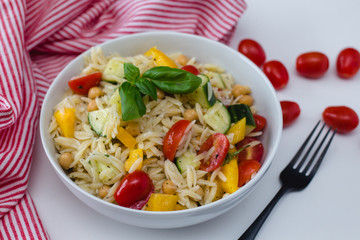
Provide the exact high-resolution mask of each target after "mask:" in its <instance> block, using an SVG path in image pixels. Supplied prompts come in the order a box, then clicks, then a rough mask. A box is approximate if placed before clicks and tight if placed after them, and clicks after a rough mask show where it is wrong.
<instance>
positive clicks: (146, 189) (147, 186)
mask: <svg viewBox="0 0 360 240" xmlns="http://www.w3.org/2000/svg"><path fill="white" fill-rule="evenodd" d="M153 191H154V184H153V182H152V180H151V179H150V177H149V175H147V173H145V172H143V171H140V170H136V171H134V172H132V173H129V174H128V175H126V176H125V177H124V178H123V179H122V180H121V182H120V185H119V187H118V189H117V190H116V192H115V194H114V198H115V201H116V202H117V203H118V204H119V205H120V206H123V207H128V208H133V209H141V208H142V207H143V206H145V204H146V203H147V201H148V200H149V198H150V195H151V193H152V192H153Z"/></svg>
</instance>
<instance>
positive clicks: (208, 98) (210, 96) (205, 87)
mask: <svg viewBox="0 0 360 240" xmlns="http://www.w3.org/2000/svg"><path fill="white" fill-rule="evenodd" d="M198 77H200V78H201V80H202V82H201V85H200V87H199V88H198V89H196V90H195V91H194V92H192V93H190V94H186V95H185V97H186V99H187V101H188V102H189V103H190V104H194V105H195V104H196V103H199V104H200V106H202V107H204V108H209V107H211V106H213V105H214V104H215V101H216V99H215V95H214V91H213V90H212V87H211V83H210V81H209V78H208V77H207V76H206V75H203V74H199V75H198Z"/></svg>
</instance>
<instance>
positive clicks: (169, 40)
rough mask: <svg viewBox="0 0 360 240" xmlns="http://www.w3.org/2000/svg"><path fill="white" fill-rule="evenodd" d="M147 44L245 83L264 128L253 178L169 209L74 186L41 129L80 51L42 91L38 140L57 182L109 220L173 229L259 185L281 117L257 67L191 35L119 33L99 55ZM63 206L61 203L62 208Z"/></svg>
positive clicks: (77, 65)
mask: <svg viewBox="0 0 360 240" xmlns="http://www.w3.org/2000/svg"><path fill="white" fill-rule="evenodd" d="M152 46H158V47H159V48H160V49H161V50H162V51H164V52H166V53H173V52H182V53H184V54H185V55H188V56H194V57H196V59H197V60H198V61H199V62H202V63H215V64H218V65H220V66H222V67H223V68H224V69H226V71H228V72H229V73H231V74H232V75H233V76H234V78H235V79H236V80H241V83H243V84H246V85H249V86H250V87H251V89H252V96H253V97H254V99H255V105H256V107H257V109H258V111H259V113H261V115H263V116H265V117H266V118H267V127H266V131H265V133H264V134H263V136H262V141H263V144H264V148H265V159H264V162H263V165H262V166H261V168H260V170H259V172H258V173H257V174H256V175H255V177H254V178H253V179H252V180H251V181H250V182H249V183H247V184H246V185H245V186H244V187H242V188H240V189H239V190H238V191H236V192H235V193H233V194H231V195H230V196H229V197H227V198H224V199H220V200H218V201H216V202H213V203H211V204H208V205H205V206H201V207H197V208H193V209H187V210H182V211H174V212H150V211H140V210H133V209H129V208H124V207H121V206H117V205H115V204H111V203H108V202H105V201H103V200H101V199H99V198H97V197H95V196H92V195H91V194H89V193H87V192H85V191H84V190H82V189H81V188H80V187H78V186H77V185H76V184H75V183H74V182H73V181H72V180H71V179H70V178H69V177H68V176H67V175H66V174H65V172H64V171H63V169H62V168H61V166H60V165H59V163H58V161H57V159H56V157H55V155H56V150H55V147H54V144H53V140H52V139H51V138H50V135H49V134H48V132H47V129H48V126H49V123H50V119H51V116H52V115H53V108H54V106H55V105H56V104H57V103H58V102H60V101H61V99H62V98H63V95H64V92H65V90H66V89H68V85H67V82H68V81H69V79H71V77H73V76H76V75H78V74H79V73H80V71H81V69H82V68H83V66H84V61H83V59H84V54H85V55H87V54H89V51H87V52H85V53H83V54H82V55H80V56H78V57H77V58H76V59H75V60H73V61H72V62H71V63H70V64H69V65H68V66H67V67H66V68H64V70H63V71H62V72H61V73H60V74H59V75H58V76H57V78H56V79H55V80H54V82H53V83H52V85H51V87H50V89H49V90H48V92H47V94H46V97H45V100H44V103H43V106H42V109H41V116H40V132H41V140H42V144H43V146H44V149H45V152H46V154H47V156H48V158H49V160H50V162H51V164H52V166H53V167H54V169H55V171H56V173H57V175H58V176H59V177H60V179H61V180H62V182H63V183H64V184H65V185H66V186H67V187H68V188H69V189H70V191H71V192H72V193H73V194H75V195H76V196H77V197H78V198H79V199H80V200H81V201H83V202H84V203H85V204H87V205H88V206H89V207H91V208H93V209H94V210H96V211H98V212H99V213H101V214H104V215H106V216H108V217H110V218H112V219H115V220H118V221H121V222H124V223H127V224H130V225H135V226H141V227H149V228H175V227H183V226H189V225H194V224H197V223H200V222H204V221H206V220H209V219H212V218H215V217H217V216H219V215H220V214H222V213H224V212H226V211H228V210H230V209H231V208H233V207H235V206H236V205H237V204H239V203H240V202H241V200H242V199H244V198H245V196H246V195H247V194H248V193H249V192H250V191H251V190H252V189H254V188H255V186H256V185H258V184H261V181H260V180H261V179H262V177H263V176H264V174H265V173H266V171H267V170H268V168H269V166H270V164H271V162H272V160H273V158H274V155H275V152H276V150H277V148H278V145H279V141H280V136H281V131H282V115H281V108H280V104H279V101H278V99H277V97H276V94H275V91H274V89H273V87H272V86H271V84H269V81H268V80H267V78H266V77H265V75H264V74H263V73H262V71H261V70H260V69H259V68H258V67H257V66H256V65H255V64H253V63H252V62H251V61H250V60H248V59H247V58H246V57H244V56H243V55H241V54H240V53H238V52H237V51H235V50H233V49H231V48H229V47H227V46H226V45H223V44H221V43H218V42H215V41H212V40H209V39H206V38H202V37H199V36H195V35H189V34H180V33H174V32H148V33H142V34H133V35H129V36H126V37H121V38H118V39H115V40H112V41H109V42H106V43H103V44H101V45H100V47H101V48H102V50H103V52H104V54H105V55H108V54H111V53H114V52H116V53H119V54H121V55H122V56H133V55H136V54H142V53H144V52H145V51H146V50H148V49H149V48H150V47H152ZM64 207H66V206H64Z"/></svg>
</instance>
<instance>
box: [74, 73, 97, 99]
mask: <svg viewBox="0 0 360 240" xmlns="http://www.w3.org/2000/svg"><path fill="white" fill-rule="evenodd" d="M101 75H102V74H101V72H95V73H91V74H89V75H86V76H81V77H75V78H72V79H71V80H70V81H69V82H68V85H69V87H70V88H71V90H72V91H73V92H74V93H77V94H81V95H86V94H87V93H88V91H89V89H90V88H92V87H96V86H99V84H100V81H101Z"/></svg>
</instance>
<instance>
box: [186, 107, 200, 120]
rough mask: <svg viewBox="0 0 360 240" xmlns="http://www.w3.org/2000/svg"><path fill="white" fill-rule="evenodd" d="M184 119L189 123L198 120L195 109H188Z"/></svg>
mask: <svg viewBox="0 0 360 240" xmlns="http://www.w3.org/2000/svg"><path fill="white" fill-rule="evenodd" d="M184 119H186V120H189V121H193V120H198V115H197V113H196V111H195V110H194V109H186V110H185V112H184Z"/></svg>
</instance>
